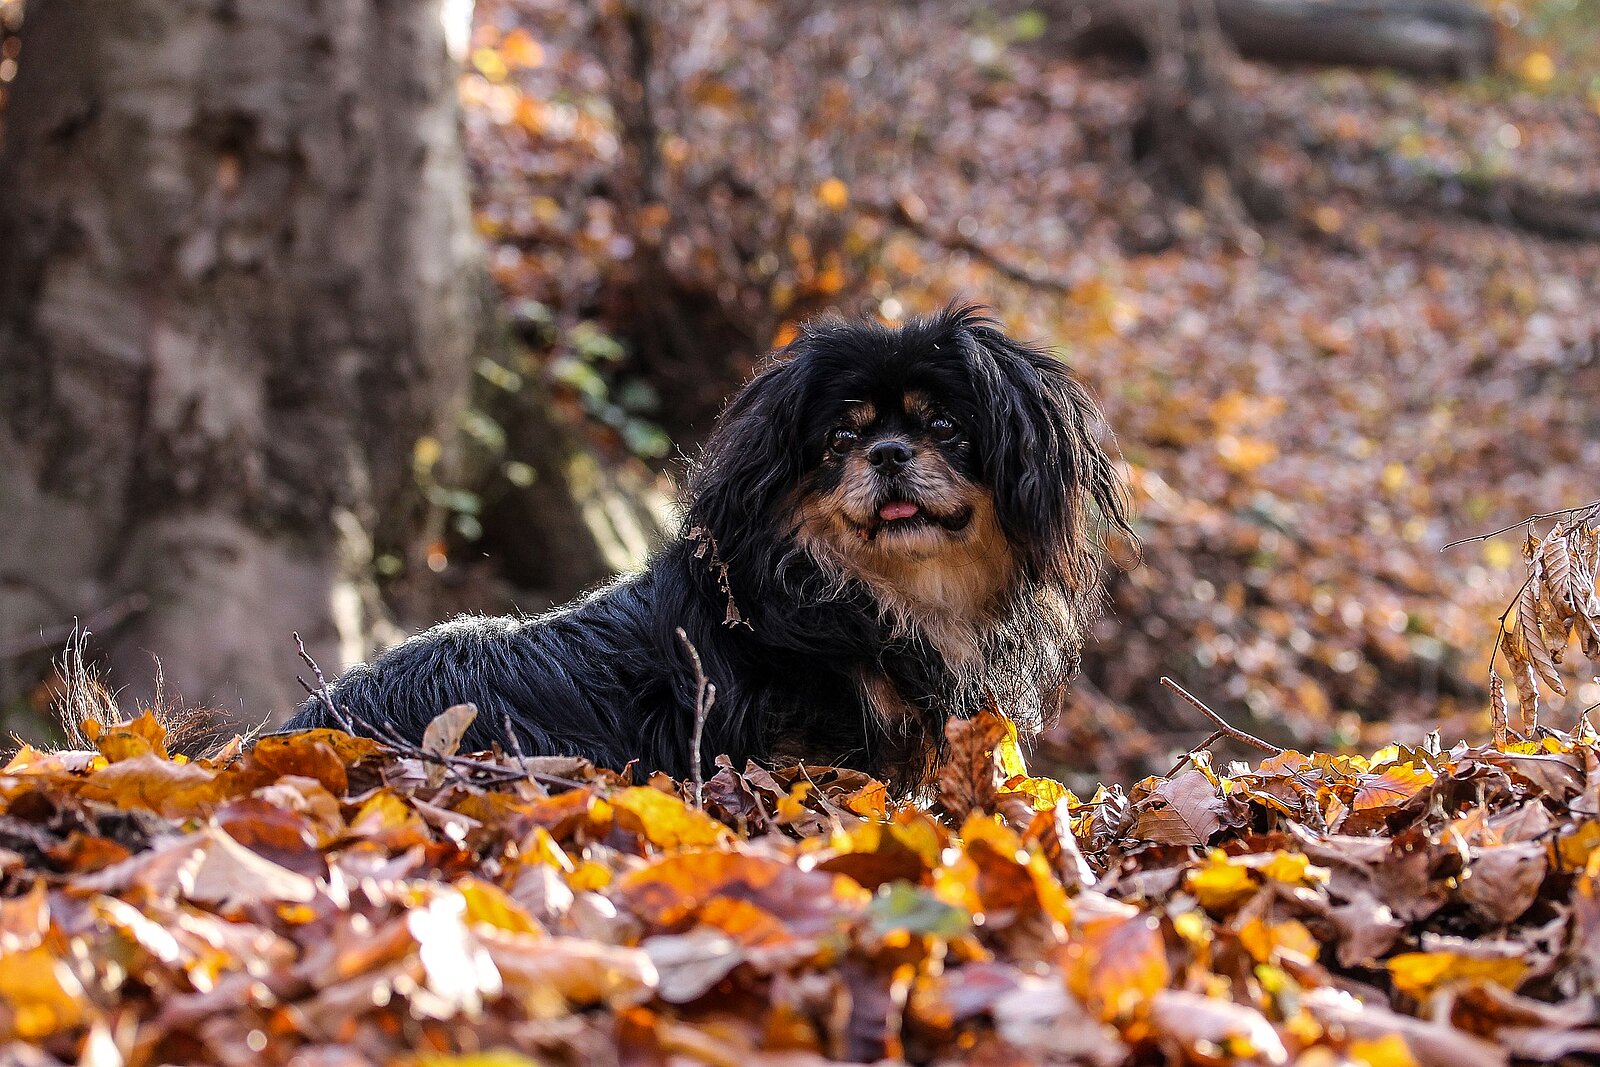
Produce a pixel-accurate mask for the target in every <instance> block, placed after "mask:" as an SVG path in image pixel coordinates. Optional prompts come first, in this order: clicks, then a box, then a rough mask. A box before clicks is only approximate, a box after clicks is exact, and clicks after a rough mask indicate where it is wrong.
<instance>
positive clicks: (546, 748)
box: [287, 307, 1133, 794]
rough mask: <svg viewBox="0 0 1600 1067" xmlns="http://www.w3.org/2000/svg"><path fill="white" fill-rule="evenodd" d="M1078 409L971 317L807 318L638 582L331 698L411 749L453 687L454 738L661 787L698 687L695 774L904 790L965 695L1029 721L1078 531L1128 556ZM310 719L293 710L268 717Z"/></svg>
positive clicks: (1086, 551)
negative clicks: (766, 774) (466, 725)
mask: <svg viewBox="0 0 1600 1067" xmlns="http://www.w3.org/2000/svg"><path fill="white" fill-rule="evenodd" d="M1098 421H1099V415H1098V412H1097V410H1096V408H1095V406H1094V404H1093V403H1092V401H1091V400H1090V398H1089V395H1088V394H1087V393H1086V391H1085V390H1084V389H1083V388H1082V386H1080V385H1079V383H1078V382H1077V381H1076V380H1075V379H1074V378H1073V377H1072V376H1071V374H1070V373H1069V371H1068V369H1067V367H1066V366H1065V365H1064V364H1062V363H1061V362H1060V361H1059V360H1058V359H1056V358H1055V357H1054V356H1053V355H1051V354H1049V353H1048V352H1045V351H1042V350H1040V349H1037V348H1032V347H1029V346H1026V345H1023V344H1020V343H1018V342H1017V341H1015V340H1012V339H1011V338H1010V337H1008V336H1006V335H1005V334H1004V333H1003V332H1002V331H1001V329H1000V328H999V326H998V325H997V324H996V323H995V322H994V321H993V320H992V319H991V318H989V317H987V315H986V314H985V313H984V312H983V311H982V310H980V309H977V308H973V307H951V308H948V309H946V310H945V311H943V312H941V313H939V314H936V315H933V316H930V317H927V318H921V319H916V320H913V321H910V322H908V323H907V324H906V325H904V326H903V327H900V328H891V327H888V326H885V325H882V324H878V323H875V322H849V321H845V320H843V319H839V318H826V319H821V320H817V321H813V322H811V323H808V324H807V325H806V326H804V327H803V328H802V329H801V330H800V332H799V334H798V336H797V337H796V339H795V340H794V341H793V342H792V343H790V344H789V345H787V346H786V347H785V348H783V349H782V350H780V351H779V352H777V353H776V354H775V355H774V356H773V357H772V358H771V360H770V362H769V364H768V365H767V366H766V367H765V369H763V370H761V371H760V372H759V373H758V374H757V375H756V376H755V377H754V378H753V379H752V380H751V381H750V382H749V383H748V384H747V385H746V386H745V387H744V388H743V389H742V390H741V391H740V392H739V393H738V394H737V395H735V396H734V398H733V399H732V401H731V402H730V403H729V404H728V406H727V408H726V410H725V411H724V413H723V415H722V417H721V418H720V419H719V420H718V422H717V424H716V426H715V427H714V429H713V432H712V434H711V437H710V440H709V442H708V443H707V444H706V446H705V449H704V452H703V454H702V455H701V457H700V459H699V460H698V462H697V463H694V464H693V465H692V466H691V469H690V471H689V476H688V479H687V489H686V493H685V500H684V516H685V517H684V520H683V525H682V529H681V532H680V534H679V536H678V537H677V538H676V539H674V540H673V541H671V542H670V543H668V544H667V545H666V546H665V547H664V548H662V549H661V550H660V551H659V552H658V553H657V554H656V555H655V557H654V558H653V560H652V561H651V563H650V564H649V566H648V568H647V569H646V570H645V571H644V572H642V573H640V574H636V575H633V576H629V577H625V578H622V579H620V580H618V581H616V582H614V583H612V584H609V585H607V586H604V587H602V588H600V589H598V590H597V591H595V592H593V593H591V594H589V595H588V596H586V597H585V598H583V599H581V600H579V601H577V602H576V603H574V604H572V605H570V606H567V607H564V608H561V609H558V610H556V611H553V612H551V613H550V614H547V615H544V616H541V617H538V618H519V617H485V616H463V617H458V618H456V619H454V620H452V621H449V622H445V623H442V624H440V625H438V626H435V627H433V628H432V629H429V630H427V631H425V632H423V633H421V634H419V635H417V636H415V637H413V638H411V639H410V640H408V641H405V642H404V643H402V644H400V645H398V646H396V647H394V648H391V649H389V650H388V651H386V652H384V653H382V654H381V655H379V656H378V657H377V658H376V659H375V660H374V661H373V662H372V663H370V664H362V665H359V666H356V667H353V668H351V669H350V670H349V671H348V672H347V673H345V674H344V675H343V676H342V677H340V678H339V679H337V680H336V681H335V682H334V683H333V684H332V686H331V697H332V700H333V702H334V703H335V705H336V706H339V707H340V709H341V711H343V710H345V709H348V711H349V712H351V713H353V715H351V716H350V717H349V720H348V721H350V722H353V723H355V724H356V725H357V727H358V728H361V729H368V728H369V726H368V725H367V724H372V723H374V722H378V721H381V723H382V724H384V726H385V727H386V728H387V729H388V730H389V731H390V732H393V733H396V734H398V735H400V736H403V737H405V738H407V739H409V740H412V741H416V740H418V739H420V737H421V736H422V733H423V730H424V728H425V727H426V726H427V725H428V723H429V722H430V721H431V720H432V719H433V718H434V716H436V715H437V714H438V713H439V712H441V711H443V710H444V709H445V708H447V707H450V706H452V705H455V704H461V703H466V702H471V703H473V704H475V705H477V707H478V709H479V715H478V717H477V719H476V720H475V721H474V723H473V725H472V726H471V727H470V729H469V730H468V732H467V734H466V736H465V738H464V739H463V748H464V749H468V750H477V749H486V748H488V747H489V746H490V745H491V743H496V742H497V743H499V744H500V745H501V746H502V748H505V749H507V750H508V751H514V750H516V749H517V748H520V750H521V751H522V752H523V753H524V754H526V755H568V756H582V757H586V758H587V759H589V760H590V761H592V762H593V763H595V764H596V765H599V766H604V767H609V768H612V769H617V770H621V769H624V768H629V769H631V770H632V773H633V774H634V775H635V776H644V775H648V774H649V773H650V772H653V771H664V772H666V773H667V774H669V775H672V776H673V777H676V778H680V779H681V778H685V777H687V776H688V774H689V771H690V765H691V763H692V761H693V759H694V758H695V754H694V753H693V742H692V740H691V739H692V736H693V733H694V729H695V719H696V713H697V697H698V695H699V688H700V687H699V681H700V679H701V677H702V676H703V677H704V678H706V679H709V681H710V682H711V683H712V684H714V685H715V687H716V693H715V698H714V703H713V704H712V706H711V709H710V711H709V713H708V714H707V715H706V716H705V718H704V722H703V731H704V733H703V739H702V742H701V746H700V751H699V753H698V755H699V758H700V759H701V760H702V761H703V762H704V764H705V766H704V767H703V768H702V769H703V770H709V769H710V764H711V762H712V760H713V759H714V757H715V756H717V755H718V754H726V755H727V756H728V757H730V758H731V759H732V761H733V764H734V766H736V767H742V766H743V765H744V762H745V761H746V760H752V759H753V760H756V761H758V762H764V763H768V764H783V763H793V762H804V763H810V764H827V765H832V766H838V767H848V768H853V769H857V770H861V771H864V772H866V773H867V774H870V775H872V776H874V777H876V778H879V779H881V780H883V781H885V782H886V783H888V784H889V785H890V786H891V788H893V789H894V790H896V791H897V792H898V793H901V794H905V793H910V792H914V791H916V790H917V789H918V788H919V787H921V786H922V785H924V784H925V783H926V782H928V781H929V779H930V776H931V775H932V774H933V773H934V771H935V770H936V769H937V767H938V764H939V762H940V757H941V753H942V748H943V745H944V738H945V729H944V728H945V724H946V723H947V722H948V721H949V720H951V719H954V718H963V717H968V716H971V715H973V714H975V713H976V712H978V711H979V710H980V709H982V708H983V707H985V706H989V707H993V708H997V709H998V710H1000V711H1002V712H1004V713H1005V714H1006V715H1008V716H1009V717H1010V718H1011V719H1012V720H1013V721H1014V722H1016V723H1017V724H1018V729H1019V733H1021V734H1022V735H1023V736H1024V737H1031V736H1034V735H1036V734H1037V732H1038V731H1040V730H1041V729H1042V728H1043V727H1044V726H1045V725H1046V723H1047V720H1048V719H1050V718H1051V717H1052V716H1053V714H1054V711H1055V703H1056V697H1057V694H1058V692H1059V691H1060V690H1061V689H1062V687H1063V686H1064V685H1065V684H1066V682H1067V681H1068V679H1069V678H1070V677H1071V676H1072V674H1074V673H1075V671H1076V670H1077V666H1078V653H1079V649H1080V647H1081V645H1082V642H1083V637H1084V632H1085V627H1086V626H1087V625H1088V624H1089V623H1090V622H1091V621H1092V620H1093V618H1094V617H1095V616H1096V613H1097V611H1098V609H1099V607H1100V602H1101V599H1102V595H1103V594H1102V592H1101V589H1102V584H1103V583H1102V573H1101V572H1102V565H1101V561H1102V558H1103V556H1104V552H1103V542H1104V539H1105V534H1106V533H1108V532H1109V531H1110V530H1113V529H1114V530H1116V531H1118V532H1120V533H1121V534H1123V535H1125V536H1126V538H1127V539H1128V541H1129V543H1133V531H1132V530H1131V529H1130V527H1129V523H1128V518H1127V510H1126V492H1125V487H1124V484H1123V482H1122V480H1121V478H1120V476H1119V473H1118V471H1117V468H1116V466H1115V464H1114V463H1113V461H1112V460H1111V458H1110V457H1109V456H1108V455H1107V454H1106V452H1105V451H1104V450H1103V449H1102V448H1101V447H1100V445H1099V444H1097V442H1096V436H1095V432H1096V427H1097V425H1098ZM680 629H681V631H682V634H681V635H680V633H679V631H680ZM690 646H692V648H693V650H694V651H695V652H696V653H697V654H698V657H699V661H700V663H701V665H702V670H701V672H699V673H697V670H696V665H695V662H694V659H693V657H692V655H691V652H690ZM337 725H340V723H339V722H338V720H336V719H335V718H334V717H333V715H332V713H331V712H330V709H329V708H328V707H327V705H326V701H324V700H322V699H321V698H320V697H313V698H311V699H309V700H307V701H306V703H305V704H304V705H303V706H302V707H301V709H300V710H299V712H298V713H297V714H296V715H295V717H294V718H293V719H292V720H290V722H289V723H288V724H287V728H289V729H308V728H312V727H326V726H337ZM508 727H509V728H510V729H511V730H514V731H515V733H516V737H515V745H512V744H510V743H509V742H510V741H511V739H510V738H508V737H507V735H506V729H507V728H508Z"/></svg>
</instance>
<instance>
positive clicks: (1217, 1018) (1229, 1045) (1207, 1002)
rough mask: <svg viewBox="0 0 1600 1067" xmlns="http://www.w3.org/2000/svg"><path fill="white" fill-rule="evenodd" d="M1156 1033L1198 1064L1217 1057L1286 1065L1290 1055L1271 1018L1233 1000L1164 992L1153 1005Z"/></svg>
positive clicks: (1151, 1018) (1228, 1059)
mask: <svg viewBox="0 0 1600 1067" xmlns="http://www.w3.org/2000/svg"><path fill="white" fill-rule="evenodd" d="M1150 1021H1151V1023H1152V1024H1153V1025H1154V1026H1155V1028H1156V1032H1157V1033H1158V1034H1160V1035H1161V1036H1163V1037H1166V1038H1171V1039H1173V1040H1176V1041H1177V1042H1178V1044H1179V1045H1180V1046H1181V1047H1182V1048H1183V1049H1184V1050H1185V1051H1186V1052H1187V1053H1188V1055H1189V1056H1191V1057H1193V1058H1194V1059H1196V1060H1199V1059H1203V1058H1206V1057H1214V1056H1216V1055H1217V1054H1218V1053H1220V1054H1221V1056H1222V1057H1223V1058H1224V1059H1225V1060H1226V1062H1228V1063H1238V1064H1244V1063H1258V1064H1279V1063H1287V1062H1288V1060H1289V1052H1288V1050H1287V1049H1285V1048H1284V1047H1283V1040H1282V1039H1281V1038H1279V1037H1278V1032H1277V1031H1276V1030H1274V1029H1273V1028H1272V1024H1271V1023H1270V1022H1268V1021H1267V1019H1266V1016H1264V1015H1262V1014H1261V1013H1260V1012H1259V1011H1257V1010H1255V1009H1254V1008H1252V1007H1249V1006H1247V1005H1244V1004H1235V1003H1234V1002H1233V1001H1231V1000H1220V999H1218V998H1216V997H1206V996H1201V995H1200V994H1198V993H1189V992H1185V991H1183V990H1180V989H1164V990H1162V991H1161V992H1159V993H1157V994H1156V995H1155V997H1154V998H1153V999H1152V1001H1151V1004H1150Z"/></svg>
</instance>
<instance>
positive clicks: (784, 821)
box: [778, 782, 811, 826]
mask: <svg viewBox="0 0 1600 1067" xmlns="http://www.w3.org/2000/svg"><path fill="white" fill-rule="evenodd" d="M810 794H811V783H810V782H796V783H795V786H794V788H793V789H791V790H789V795H788V796H786V797H781V798H779V800H778V824H779V825H780V826H786V825H788V824H789V823H792V822H794V821H795V820H796V819H801V818H804V817H805V814H806V797H807V796H809V795H810Z"/></svg>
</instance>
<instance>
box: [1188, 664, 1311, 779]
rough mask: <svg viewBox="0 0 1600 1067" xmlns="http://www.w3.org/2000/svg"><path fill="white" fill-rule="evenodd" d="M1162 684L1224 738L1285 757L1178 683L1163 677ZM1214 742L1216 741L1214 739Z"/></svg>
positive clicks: (1268, 743) (1274, 746)
mask: <svg viewBox="0 0 1600 1067" xmlns="http://www.w3.org/2000/svg"><path fill="white" fill-rule="evenodd" d="M1161 684H1162V685H1164V686H1166V687H1167V688H1168V689H1170V690H1172V691H1173V692H1174V693H1177V694H1178V695H1179V696H1181V697H1182V698H1183V699H1184V700H1186V701H1188V703H1189V706H1190V707H1192V708H1194V709H1195V710H1196V711H1198V712H1200V714H1202V715H1204V716H1205V717H1206V718H1208V719H1210V720H1211V721H1212V722H1213V723H1215V724H1216V727H1217V729H1218V730H1220V731H1221V732H1222V734H1223V735H1224V736H1226V737H1231V738H1233V739H1234V740H1235V741H1237V742H1239V743H1240V744H1241V745H1249V746H1250V747H1251V748H1258V749H1260V750H1261V751H1263V752H1266V753H1270V754H1271V755H1274V756H1281V755H1283V749H1281V748H1279V747H1278V746H1277V745H1274V744H1272V743H1271V742H1268V741H1263V740H1261V738H1259V737H1257V736H1255V735H1254V734H1247V733H1245V732H1244V731H1243V730H1241V729H1239V728H1238V727H1236V726H1233V725H1231V724H1230V723H1229V722H1228V720H1226V719H1224V718H1223V717H1222V716H1221V715H1218V714H1217V713H1216V712H1214V711H1212V710H1211V709H1210V708H1208V707H1206V705H1205V702H1204V701H1202V700H1201V699H1200V698H1199V697H1197V696H1195V695H1194V694H1193V693H1191V692H1189V691H1188V690H1187V689H1185V688H1184V687H1183V686H1181V685H1179V684H1178V683H1177V682H1174V681H1173V680H1172V679H1171V678H1168V677H1167V676H1166V675H1162V676H1161ZM1213 740H1215V739H1214V738H1213ZM1210 743H1211V741H1207V742H1206V744H1208V745H1209V744H1210ZM1201 747H1202V748H1204V747H1205V745H1202V746H1201ZM1179 766H1180V767H1181V766H1182V764H1179Z"/></svg>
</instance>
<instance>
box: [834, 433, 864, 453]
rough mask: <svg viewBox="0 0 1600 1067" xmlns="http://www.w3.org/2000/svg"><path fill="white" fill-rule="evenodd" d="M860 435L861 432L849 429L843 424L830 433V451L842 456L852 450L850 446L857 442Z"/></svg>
mask: <svg viewBox="0 0 1600 1067" xmlns="http://www.w3.org/2000/svg"><path fill="white" fill-rule="evenodd" d="M859 436H860V434H858V433H856V432H855V431H854V430H847V429H845V428H844V427H843V426H841V427H839V428H838V429H837V430H834V431H833V432H832V433H830V434H829V435H828V451H830V452H832V453H833V454H834V455H837V456H842V455H844V454H845V453H846V452H848V451H850V446H851V445H853V444H855V443H856V439H857V438H858V437H859Z"/></svg>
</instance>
